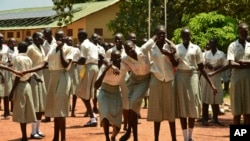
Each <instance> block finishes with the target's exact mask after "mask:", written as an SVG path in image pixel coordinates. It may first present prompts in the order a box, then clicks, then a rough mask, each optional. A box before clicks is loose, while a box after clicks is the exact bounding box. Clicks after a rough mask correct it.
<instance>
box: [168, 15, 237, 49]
mask: <svg viewBox="0 0 250 141" xmlns="http://www.w3.org/2000/svg"><path fill="white" fill-rule="evenodd" d="M236 25H237V21H236V20H235V19H233V18H231V17H228V16H224V15H222V14H217V12H209V13H200V14H198V15H196V16H195V17H193V18H191V19H190V20H189V22H188V23H187V26H188V28H189V29H190V31H191V33H192V42H193V43H195V44H197V45H199V46H200V47H201V48H202V49H204V48H205V46H206V44H207V42H208V40H209V39H212V38H215V39H217V41H218V48H219V49H220V50H222V51H224V52H226V51H227V47H228V45H229V43H230V42H232V41H233V40H235V39H236V35H237V34H236V32H237V27H236ZM180 32H181V28H178V29H176V30H175V31H174V37H173V41H174V42H175V43H180V42H181V39H180Z"/></svg>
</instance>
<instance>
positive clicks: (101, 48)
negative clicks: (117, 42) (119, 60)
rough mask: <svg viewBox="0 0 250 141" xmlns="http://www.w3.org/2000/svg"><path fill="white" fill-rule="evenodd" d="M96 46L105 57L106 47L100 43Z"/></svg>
mask: <svg viewBox="0 0 250 141" xmlns="http://www.w3.org/2000/svg"><path fill="white" fill-rule="evenodd" d="M96 46H97V47H98V49H99V53H100V54H101V55H102V56H103V57H105V56H106V53H105V49H104V48H103V47H102V46H100V45H99V44H97V45H96Z"/></svg>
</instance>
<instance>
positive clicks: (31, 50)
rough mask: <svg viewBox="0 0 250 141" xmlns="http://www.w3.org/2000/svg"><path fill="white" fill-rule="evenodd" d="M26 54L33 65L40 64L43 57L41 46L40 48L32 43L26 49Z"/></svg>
mask: <svg viewBox="0 0 250 141" xmlns="http://www.w3.org/2000/svg"><path fill="white" fill-rule="evenodd" d="M26 53H27V56H28V57H30V59H31V60H32V64H33V67H34V66H37V65H39V64H41V63H42V62H43V61H44V59H45V52H44V50H43V48H42V47H41V48H40V49H39V48H38V47H37V46H36V45H35V44H34V43H33V44H31V45H30V46H29V47H28V49H27V52H26Z"/></svg>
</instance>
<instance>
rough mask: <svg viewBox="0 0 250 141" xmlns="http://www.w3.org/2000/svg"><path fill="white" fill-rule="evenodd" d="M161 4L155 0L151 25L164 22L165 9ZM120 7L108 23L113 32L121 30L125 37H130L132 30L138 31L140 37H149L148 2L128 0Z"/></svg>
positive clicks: (154, 25) (158, 0)
mask: <svg viewBox="0 0 250 141" xmlns="http://www.w3.org/2000/svg"><path fill="white" fill-rule="evenodd" d="M159 5H160V0H154V2H153V4H152V9H151V12H152V14H151V15H152V18H151V23H152V26H151V27H156V25H157V24H163V23H164V22H163V21H162V20H161V17H162V15H163V13H162V12H163V11H162V10H161V9H160V7H159ZM119 8H120V11H119V13H117V16H116V17H115V19H114V20H111V21H110V23H108V25H107V26H108V28H109V29H110V31H112V32H113V33H117V32H121V33H123V35H124V37H125V38H126V37H128V34H129V33H131V32H134V33H136V35H137V38H138V39H143V38H147V37H148V20H149V19H148V3H147V2H145V1H142V0H127V1H124V2H122V3H121V4H120V5H119ZM159 9H160V10H159ZM151 32H152V31H151ZM139 42H140V41H139ZM139 44H140V43H139Z"/></svg>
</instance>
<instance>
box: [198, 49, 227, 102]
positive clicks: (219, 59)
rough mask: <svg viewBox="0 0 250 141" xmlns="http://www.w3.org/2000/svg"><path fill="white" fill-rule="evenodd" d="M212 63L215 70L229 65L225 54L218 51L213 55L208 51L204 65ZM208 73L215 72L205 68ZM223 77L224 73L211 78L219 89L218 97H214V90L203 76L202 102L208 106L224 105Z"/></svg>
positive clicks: (205, 54)
mask: <svg viewBox="0 0 250 141" xmlns="http://www.w3.org/2000/svg"><path fill="white" fill-rule="evenodd" d="M206 63H210V64H211V65H212V66H213V68H215V67H218V66H224V65H226V64H227V61H226V58H225V54H224V53H223V52H222V51H220V50H218V49H217V51H216V53H215V54H214V55H213V54H212V52H211V51H210V50H209V51H206V52H205V53H204V64H206ZM205 71H206V72H207V73H209V72H213V71H214V70H213V69H212V70H210V69H209V68H205ZM221 77H222V73H219V74H216V75H214V76H211V77H209V79H210V81H211V82H212V83H213V84H214V86H215V87H216V89H217V93H216V95H214V92H213V89H212V88H211V86H210V85H209V84H208V82H207V80H206V79H205V78H204V77H203V76H202V77H201V101H202V103H206V104H222V103H223V90H222V85H221Z"/></svg>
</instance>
